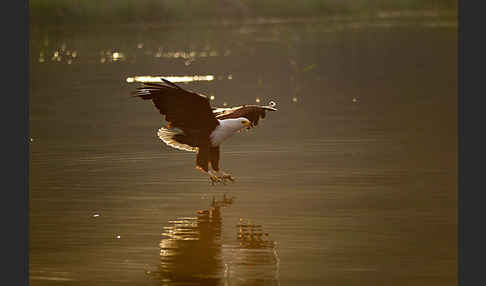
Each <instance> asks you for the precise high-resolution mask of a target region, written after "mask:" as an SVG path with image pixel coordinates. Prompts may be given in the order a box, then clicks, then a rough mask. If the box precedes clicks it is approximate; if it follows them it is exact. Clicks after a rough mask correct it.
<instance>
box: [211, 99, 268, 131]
mask: <svg viewBox="0 0 486 286" xmlns="http://www.w3.org/2000/svg"><path fill="white" fill-rule="evenodd" d="M272 103H273V102H272ZM274 106H275V103H273V104H270V106H260V105H243V106H237V107H231V108H215V109H213V113H214V114H215V115H216V118H217V119H219V120H223V119H228V118H238V117H245V118H247V119H248V120H250V122H251V126H257V125H258V121H259V120H260V118H262V119H263V118H265V113H266V111H276V110H277V109H276V108H274Z"/></svg>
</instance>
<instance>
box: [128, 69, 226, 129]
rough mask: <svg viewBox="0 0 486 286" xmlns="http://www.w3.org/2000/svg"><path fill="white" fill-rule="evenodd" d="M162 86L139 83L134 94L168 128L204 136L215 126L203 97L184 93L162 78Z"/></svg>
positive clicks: (217, 123) (187, 92)
mask: <svg viewBox="0 0 486 286" xmlns="http://www.w3.org/2000/svg"><path fill="white" fill-rule="evenodd" d="M162 80H163V81H164V83H162V84H159V83H152V82H143V83H142V86H140V87H139V88H137V91H136V92H134V95H135V96H137V97H140V98H142V99H145V100H152V102H153V103H154V105H155V107H157V109H158V110H159V112H160V114H162V115H165V120H166V121H167V122H169V126H170V127H177V128H179V129H181V130H183V131H184V132H191V133H207V132H210V131H211V130H213V129H214V128H216V126H218V125H219V122H218V120H217V119H216V118H215V116H214V114H213V112H212V109H211V106H210V105H209V100H208V98H207V97H206V96H204V95H201V94H197V93H194V92H190V91H187V90H185V89H183V88H181V87H179V86H177V85H175V84H174V83H172V82H170V81H168V80H166V79H163V78H162Z"/></svg>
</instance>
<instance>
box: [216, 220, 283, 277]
mask: <svg viewBox="0 0 486 286" xmlns="http://www.w3.org/2000/svg"><path fill="white" fill-rule="evenodd" d="M236 227H237V234H236V239H237V243H236V244H235V245H224V251H223V256H224V257H223V259H224V261H225V262H227V263H225V284H224V285H255V286H256V285H280V280H279V266H280V259H279V256H278V248H277V246H278V245H277V242H276V241H273V240H271V239H270V238H269V233H268V232H264V231H263V227H262V225H258V224H252V223H251V222H250V221H247V222H244V220H243V219H240V221H239V223H238V224H237V225H236Z"/></svg>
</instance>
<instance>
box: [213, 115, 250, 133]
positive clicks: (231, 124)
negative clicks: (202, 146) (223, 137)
mask: <svg viewBox="0 0 486 286" xmlns="http://www.w3.org/2000/svg"><path fill="white" fill-rule="evenodd" d="M220 122H221V124H222V125H223V126H224V127H225V128H228V129H231V131H238V130H241V129H243V128H247V127H250V120H248V119H247V118H245V117H238V118H229V119H224V120H221V121H220Z"/></svg>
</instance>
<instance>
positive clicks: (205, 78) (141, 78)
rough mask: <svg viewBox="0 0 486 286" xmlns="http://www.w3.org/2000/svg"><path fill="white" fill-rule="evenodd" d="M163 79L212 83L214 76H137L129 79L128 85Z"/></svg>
mask: <svg viewBox="0 0 486 286" xmlns="http://www.w3.org/2000/svg"><path fill="white" fill-rule="evenodd" d="M162 78H165V79H166V80H168V81H171V82H192V81H212V80H214V76H213V75H194V76H163V75H161V76H135V77H127V79H126V81H127V82H128V83H132V82H162Z"/></svg>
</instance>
